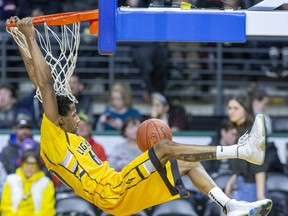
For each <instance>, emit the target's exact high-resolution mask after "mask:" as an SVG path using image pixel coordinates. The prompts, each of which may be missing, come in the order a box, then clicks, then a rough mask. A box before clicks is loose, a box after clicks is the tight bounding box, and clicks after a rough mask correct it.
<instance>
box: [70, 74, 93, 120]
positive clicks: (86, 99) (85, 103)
mask: <svg viewBox="0 0 288 216" xmlns="http://www.w3.org/2000/svg"><path fill="white" fill-rule="evenodd" d="M69 85H70V88H71V92H72V94H73V95H74V96H75V97H76V99H77V101H78V103H77V104H76V109H77V111H78V112H84V113H85V114H86V115H88V117H89V120H90V121H91V122H93V121H94V120H93V113H92V105H93V104H92V103H93V99H92V98H91V97H90V96H89V95H84V94H83V91H84V88H85V86H84V84H83V83H82V81H81V79H80V77H79V75H77V74H75V73H74V74H72V76H71V77H70V80H69Z"/></svg>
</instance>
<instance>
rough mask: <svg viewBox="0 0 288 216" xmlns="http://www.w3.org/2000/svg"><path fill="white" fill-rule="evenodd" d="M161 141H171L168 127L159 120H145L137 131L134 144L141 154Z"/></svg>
mask: <svg viewBox="0 0 288 216" xmlns="http://www.w3.org/2000/svg"><path fill="white" fill-rule="evenodd" d="M162 139H169V140H172V132H171V130H170V128H169V126H168V125H167V124H166V123H165V122H163V121H162V120H160V119H155V118H151V119H147V120H146V121H144V122H142V123H141V124H140V125H139V127H138V129H137V136H136V142H137V145H138V147H139V148H140V150H141V151H142V152H145V151H147V150H148V149H149V148H151V147H152V146H153V145H154V144H155V143H157V142H158V141H159V140H162Z"/></svg>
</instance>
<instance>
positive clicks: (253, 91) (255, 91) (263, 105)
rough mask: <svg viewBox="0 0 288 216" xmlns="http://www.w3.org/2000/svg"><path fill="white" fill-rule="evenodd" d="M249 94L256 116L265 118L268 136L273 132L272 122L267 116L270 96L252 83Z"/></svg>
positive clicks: (248, 90)
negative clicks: (260, 115) (261, 115)
mask: <svg viewBox="0 0 288 216" xmlns="http://www.w3.org/2000/svg"><path fill="white" fill-rule="evenodd" d="M247 93H248V95H249V96H250V101H251V105H252V109H253V112H254V115H257V114H260V113H261V114H263V115H264V117H265V126H266V130H267V133H268V134H271V133H272V132H273V128H272V120H271V118H270V116H269V115H268V114H267V108H268V103H269V95H268V94H267V93H266V92H265V91H264V89H261V88H259V87H258V86H257V85H256V84H255V83H252V84H251V85H250V86H249V87H248V89H247Z"/></svg>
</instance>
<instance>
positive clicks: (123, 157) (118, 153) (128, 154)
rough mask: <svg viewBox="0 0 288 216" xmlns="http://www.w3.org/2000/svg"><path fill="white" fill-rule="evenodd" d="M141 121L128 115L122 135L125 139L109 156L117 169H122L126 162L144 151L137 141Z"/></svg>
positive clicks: (110, 161) (112, 165)
mask: <svg viewBox="0 0 288 216" xmlns="http://www.w3.org/2000/svg"><path fill="white" fill-rule="evenodd" d="M140 123H141V122H140V120H139V119H137V118H133V117H128V118H127V119H126V121H125V122H124V124H123V126H122V128H121V135H122V136H123V137H124V138H125V140H124V142H122V143H120V144H118V145H116V146H115V147H114V149H112V151H111V154H110V155H109V157H108V161H109V163H110V166H111V167H113V168H114V169H115V170H116V171H121V170H122V168H123V167H124V166H125V165H126V164H128V163H129V162H131V161H132V160H133V159H135V158H136V157H137V156H139V155H140V154H141V153H142V152H141V150H140V149H139V148H138V145H137V143H136V132H137V128H138V126H139V125H140Z"/></svg>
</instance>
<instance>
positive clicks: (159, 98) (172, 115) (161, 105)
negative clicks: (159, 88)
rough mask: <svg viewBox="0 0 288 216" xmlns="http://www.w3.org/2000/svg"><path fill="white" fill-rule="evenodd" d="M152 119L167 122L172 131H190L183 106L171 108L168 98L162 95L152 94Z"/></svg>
mask: <svg viewBox="0 0 288 216" xmlns="http://www.w3.org/2000/svg"><path fill="white" fill-rule="evenodd" d="M150 117H151V118H158V119H161V120H162V121H164V122H166V123H167V124H168V125H169V126H170V128H171V130H172V131H179V130H188V118H187V115H186V111H185V109H184V108H183V107H181V106H174V107H173V106H171V105H170V103H169V101H168V100H167V98H166V97H165V96H164V95H162V94H160V93H153V94H152V108H151V114H150Z"/></svg>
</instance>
